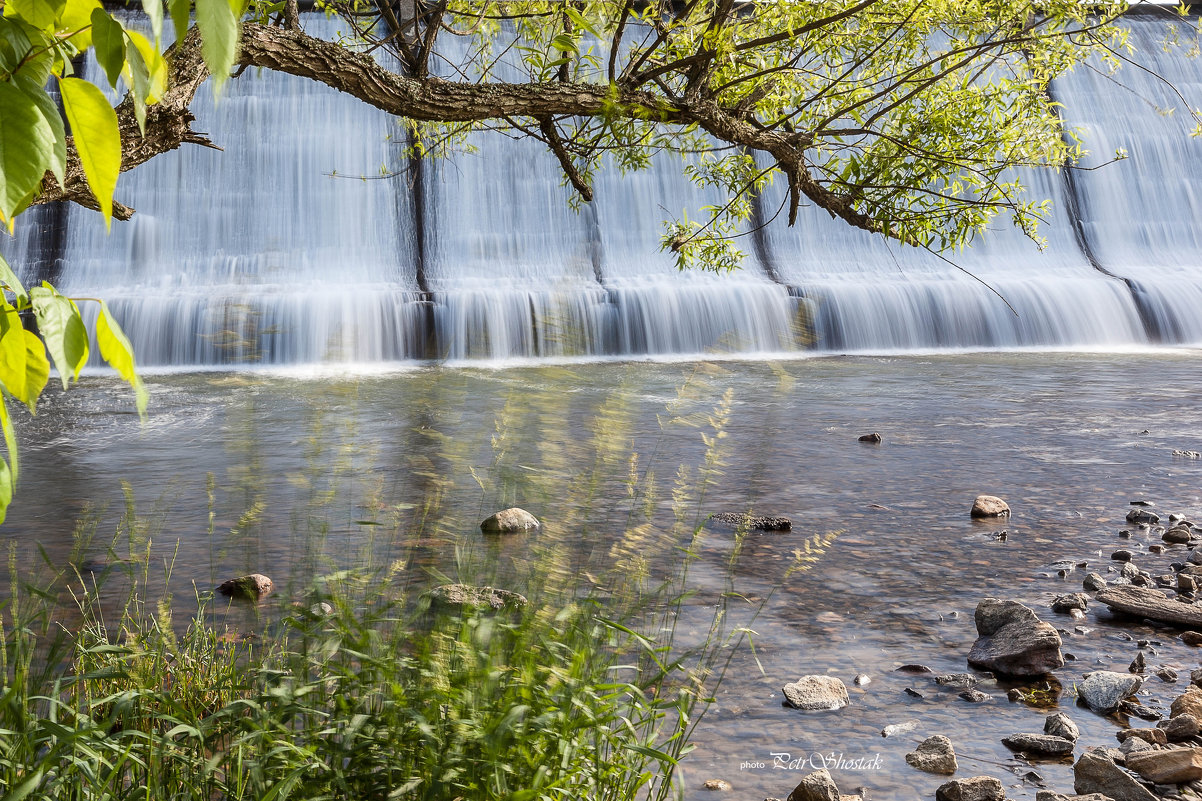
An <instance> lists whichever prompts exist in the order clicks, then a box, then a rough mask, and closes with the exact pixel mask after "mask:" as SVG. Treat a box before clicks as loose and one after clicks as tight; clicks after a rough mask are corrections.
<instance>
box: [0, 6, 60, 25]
mask: <svg viewBox="0 0 1202 801" xmlns="http://www.w3.org/2000/svg"><path fill="white" fill-rule="evenodd" d="M63 5H64V2H63V0H8V2H7V3H6V4H5V6H4V16H6V17H13V16H16V17H20V18H21V19H23V20H25V21H26V22H28V23H29V24H30V25H32V26H33V27H35V28H40V29H42V30H52V29H53V28H54V22H55V20H57V19H58V15H59V14H60V13H61V12H62V10H63Z"/></svg>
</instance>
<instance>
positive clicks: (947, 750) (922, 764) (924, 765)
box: [906, 734, 956, 776]
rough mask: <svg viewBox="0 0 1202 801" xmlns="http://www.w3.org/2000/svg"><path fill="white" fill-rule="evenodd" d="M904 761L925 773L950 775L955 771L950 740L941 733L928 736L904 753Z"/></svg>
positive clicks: (953, 753) (954, 754)
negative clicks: (911, 749)
mask: <svg viewBox="0 0 1202 801" xmlns="http://www.w3.org/2000/svg"><path fill="white" fill-rule="evenodd" d="M906 763H907V764H909V765H911V766H912V767H915V768H917V769H918V770H922V771H926V772H927V773H942V774H943V775H945V776H950V775H952V774H953V773H955V772H956V752H955V750H954V749H953V748H952V741H951V740H949V739H947V738H946V737H944V736H943V735H942V734H936V735H934V736H932V737H928V738H927V739H925V740H923V741H922V742H921V743H919V744H918V747H917V748H915V749H914V750H913V751H911V752H910V753H908V754H906Z"/></svg>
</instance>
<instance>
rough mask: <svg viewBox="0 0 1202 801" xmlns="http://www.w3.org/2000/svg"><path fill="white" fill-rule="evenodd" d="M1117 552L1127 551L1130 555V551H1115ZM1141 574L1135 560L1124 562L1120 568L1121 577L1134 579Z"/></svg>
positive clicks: (1129, 579)
mask: <svg viewBox="0 0 1202 801" xmlns="http://www.w3.org/2000/svg"><path fill="white" fill-rule="evenodd" d="M1115 553H1116V554H1117V553H1125V554H1127V555H1128V557H1130V554H1131V552H1130V551H1121V552H1120V551H1115ZM1137 576H1139V568H1138V567H1136V566H1135V564H1134V563H1133V562H1123V566H1122V567H1120V568H1119V578H1125V579H1127V581H1133V580H1134V579H1135V578H1136V577H1137Z"/></svg>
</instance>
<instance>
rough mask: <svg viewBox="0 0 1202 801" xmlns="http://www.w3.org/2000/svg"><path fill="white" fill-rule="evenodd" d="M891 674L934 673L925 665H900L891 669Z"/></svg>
mask: <svg viewBox="0 0 1202 801" xmlns="http://www.w3.org/2000/svg"><path fill="white" fill-rule="evenodd" d="M893 672H894V673H934V672H935V671H933V670H931V669H930V668H929V667H927V666H926V665H902V666H901V667H895V668H894V669H893Z"/></svg>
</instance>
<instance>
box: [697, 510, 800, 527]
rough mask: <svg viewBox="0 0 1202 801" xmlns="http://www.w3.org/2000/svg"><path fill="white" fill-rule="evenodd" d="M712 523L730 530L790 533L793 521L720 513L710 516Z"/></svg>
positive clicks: (735, 513) (783, 518)
mask: <svg viewBox="0 0 1202 801" xmlns="http://www.w3.org/2000/svg"><path fill="white" fill-rule="evenodd" d="M710 522H711V523H717V524H718V525H721V526H729V527H730V528H746V529H747V530H749V531H789V530H791V529H792V528H793V523H792V521H790V520H789V518H787V517H768V516H766V515H748V514H741V513H738V512H718V513H717V514H713V515H710Z"/></svg>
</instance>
